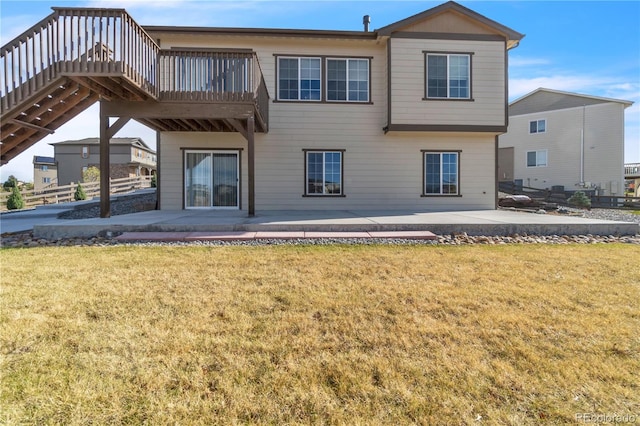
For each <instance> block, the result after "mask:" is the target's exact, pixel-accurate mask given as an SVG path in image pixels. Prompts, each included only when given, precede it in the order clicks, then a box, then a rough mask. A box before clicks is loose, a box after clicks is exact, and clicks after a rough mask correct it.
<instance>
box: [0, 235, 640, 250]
mask: <svg viewBox="0 0 640 426" xmlns="http://www.w3.org/2000/svg"><path fill="white" fill-rule="evenodd" d="M610 243H624V244H637V245H640V234H638V235H634V236H615V235H609V236H599V235H548V236H542V235H517V234H516V235H510V236H471V235H467V234H466V233H464V232H463V233H459V234H453V235H438V236H437V239H435V240H414V239H403V238H304V239H290V240H283V239H255V240H236V241H228V240H227V241H214V240H206V241H171V242H159V241H126V242H125V241H118V240H115V239H113V238H107V237H93V238H85V239H83V238H69V239H60V240H45V239H37V238H33V234H32V233H31V232H24V233H20V234H8V235H3V236H2V247H14V248H18V247H63V246H114V245H121V246H142V247H143V246H176V247H179V246H196V247H197V246H201V247H221V246H276V245H335V244H337V245H339V244H349V245H355V244H361V245H372V244H384V245H456V246H457V245H503V244H554V245H558V244H610Z"/></svg>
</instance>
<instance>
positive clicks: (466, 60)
mask: <svg viewBox="0 0 640 426" xmlns="http://www.w3.org/2000/svg"><path fill="white" fill-rule="evenodd" d="M426 75H427V77H426V79H427V82H426V86H427V90H426V92H427V93H426V98H427V99H471V55H470V54H453V53H426Z"/></svg>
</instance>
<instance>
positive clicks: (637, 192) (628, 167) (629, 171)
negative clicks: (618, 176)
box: [624, 163, 640, 197]
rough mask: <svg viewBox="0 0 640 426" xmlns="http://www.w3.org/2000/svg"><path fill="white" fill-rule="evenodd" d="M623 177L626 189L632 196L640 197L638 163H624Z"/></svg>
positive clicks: (639, 170)
mask: <svg viewBox="0 0 640 426" xmlns="http://www.w3.org/2000/svg"><path fill="white" fill-rule="evenodd" d="M624 178H625V183H626V184H627V188H628V190H629V191H630V192H631V193H632V194H633V195H632V196H634V197H640V163H628V164H625V165H624Z"/></svg>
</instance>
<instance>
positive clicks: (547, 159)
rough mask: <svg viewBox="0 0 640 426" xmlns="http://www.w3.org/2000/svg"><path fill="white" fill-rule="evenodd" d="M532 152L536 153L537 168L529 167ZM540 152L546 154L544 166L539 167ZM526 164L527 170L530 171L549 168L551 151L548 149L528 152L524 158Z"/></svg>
mask: <svg viewBox="0 0 640 426" xmlns="http://www.w3.org/2000/svg"><path fill="white" fill-rule="evenodd" d="M530 152H535V153H536V165H535V166H530V165H529V153H530ZM539 152H544V154H545V160H546V161H545V163H544V164H543V165H538V153H539ZM524 163H525V165H526V166H527V168H529V169H535V168H539V167H548V166H549V150H548V149H532V150H530V151H526V154H525V157H524Z"/></svg>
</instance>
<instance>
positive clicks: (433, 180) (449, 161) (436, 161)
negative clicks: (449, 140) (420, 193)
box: [424, 151, 460, 195]
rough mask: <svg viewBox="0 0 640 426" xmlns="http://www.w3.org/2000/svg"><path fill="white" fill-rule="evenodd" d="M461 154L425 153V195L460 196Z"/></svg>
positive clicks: (455, 152)
mask: <svg viewBox="0 0 640 426" xmlns="http://www.w3.org/2000/svg"><path fill="white" fill-rule="evenodd" d="M459 156H460V153H459V152H457V151H454V152H433V151H424V195H459V194H460V183H459V175H460V161H459Z"/></svg>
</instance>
